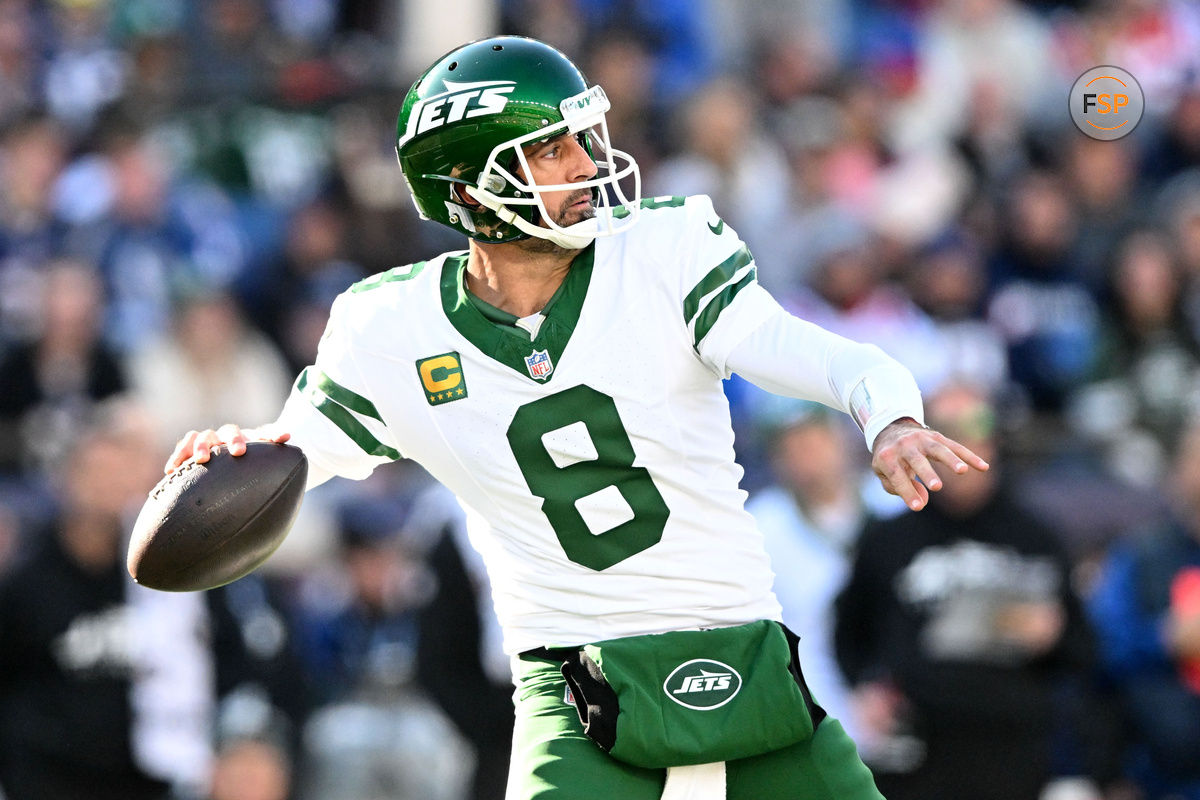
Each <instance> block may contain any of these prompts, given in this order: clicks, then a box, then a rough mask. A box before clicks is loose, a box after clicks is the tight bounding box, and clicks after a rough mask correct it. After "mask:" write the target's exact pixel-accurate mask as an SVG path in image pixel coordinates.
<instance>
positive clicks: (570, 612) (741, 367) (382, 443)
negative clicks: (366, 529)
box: [167, 37, 987, 800]
mask: <svg viewBox="0 0 1200 800" xmlns="http://www.w3.org/2000/svg"><path fill="white" fill-rule="evenodd" d="M607 109H608V100H607V98H606V97H605V95H604V92H603V90H602V89H601V88H600V87H598V86H589V85H588V84H587V83H586V81H585V79H584V77H583V76H582V75H581V73H580V72H579V70H578V69H577V68H576V67H575V66H574V65H573V64H572V63H571V62H570V61H569V60H568V59H567V58H566V57H565V56H564V55H562V54H561V53H559V52H558V51H556V50H554V49H553V48H551V47H549V46H547V45H545V44H542V43H540V42H537V41H533V40H530V39H522V38H517V37H498V38H493V39H487V40H484V41H478V42H473V43H471V44H467V45H464V46H462V47H460V48H458V49H456V50H454V51H452V52H450V53H448V54H446V55H445V56H443V57H442V58H441V59H439V60H438V61H437V62H436V63H435V64H434V65H433V66H431V67H430V68H429V69H428V70H427V71H426V72H425V73H424V74H423V75H422V76H421V77H420V78H419V79H418V80H417V82H416V83H415V84H414V85H413V87H412V89H411V90H410V91H409V92H408V94H407V96H406V98H405V100H404V104H403V107H402V109H401V111H400V116H399V122H398V126H397V147H396V150H397V155H398V157H399V161H400V167H401V170H402V171H403V174H404V178H405V180H406V181H407V183H408V186H409V189H410V190H411V192H412V195H413V199H414V201H415V202H416V205H417V208H418V209H419V211H420V213H421V215H422V216H423V217H424V218H427V219H430V220H434V221H437V222H439V223H441V224H443V225H447V226H449V227H451V228H453V229H455V230H456V231H458V232H460V233H462V234H464V235H465V236H466V237H467V239H468V242H467V243H468V245H469V247H468V249H466V250H463V251H459V252H451V253H446V254H443V255H440V256H438V257H436V258H432V259H430V260H428V261H424V262H420V263H416V264H408V265H405V266H401V267H397V268H395V269H392V270H389V271H387V272H384V273H381V274H378V275H375V276H373V277H371V278H369V279H366V280H364V281H362V282H360V283H358V284H356V285H354V286H352V287H350V288H349V289H348V290H347V291H346V292H345V293H343V294H342V295H341V296H340V297H339V298H338V299H337V300H336V301H335V303H334V305H333V308H332V311H331V313H330V318H329V324H328V328H327V330H326V332H325V335H324V338H323V339H322V342H321V345H320V350H319V354H318V356H317V359H316V363H315V364H313V365H312V366H310V367H308V368H307V369H305V370H304V371H303V373H301V375H300V376H299V377H298V378H297V380H296V383H295V386H294V388H293V390H292V393H291V396H290V398H289V399H288V401H287V403H286V405H285V407H284V409H283V411H282V414H281V416H280V417H279V419H278V420H277V421H276V422H275V423H274V424H273V425H271V426H268V427H266V428H263V429H260V430H255V431H251V430H246V431H243V430H241V429H240V428H238V427H237V426H235V425H226V426H224V427H222V428H220V429H219V430H208V431H199V432H198V431H192V432H190V433H188V434H187V435H186V436H185V437H184V438H183V439H182V440H181V441H180V442H179V445H178V447H177V448H176V451H175V453H174V454H173V455H172V457H171V459H170V461H169V462H168V464H167V469H168V470H171V469H174V468H176V467H177V466H179V465H180V464H182V463H183V462H184V461H186V460H187V459H189V458H191V459H196V460H198V461H205V460H207V458H208V457H209V455H210V452H211V450H212V448H213V447H216V446H217V445H225V446H228V447H229V449H230V451H231V452H232V453H234V454H235V455H236V454H239V453H240V452H243V451H244V448H245V443H246V442H247V441H248V440H254V439H266V440H274V441H284V440H290V442H291V443H292V444H294V445H297V446H299V447H301V448H302V449H303V450H304V452H305V453H306V454H307V456H308V458H309V463H310V472H309V485H310V487H311V486H313V485H316V484H318V483H320V482H321V481H324V480H326V479H328V478H330V477H332V476H344V477H349V478H357V479H361V478H363V477H365V476H366V475H368V474H369V473H370V472H371V470H372V469H374V468H375V467H376V466H378V465H380V464H384V463H387V462H389V461H393V460H395V459H401V458H411V459H414V460H416V461H418V462H419V463H421V464H422V465H423V466H424V467H425V468H426V469H427V470H428V471H429V472H430V473H431V474H432V475H433V476H434V477H436V478H437V479H438V480H440V481H441V482H443V483H444V484H445V485H446V486H448V487H449V488H450V489H452V490H453V491H454V492H455V494H456V495H457V496H458V498H459V499H460V501H461V503H462V506H463V508H464V509H465V510H466V513H467V516H468V520H469V522H468V524H469V527H470V531H471V537H472V541H473V543H474V545H475V546H476V547H477V548H478V549H479V550H480V552H481V553H482V555H483V557H484V559H485V562H486V564H487V567H488V571H489V574H490V576H491V581H492V586H493V599H494V602H495V608H496V612H497V614H498V616H499V618H500V620H501V624H502V626H503V629H504V634H505V649H506V651H507V652H508V653H509V654H510V655H511V656H512V659H513V665H514V675H515V681H516V692H515V694H514V702H515V703H516V711H517V723H516V732H515V735H514V742H513V760H512V764H511V769H510V777H509V785H508V797H509V798H510V800H532V799H533V798H538V799H539V800H567V798H579V799H580V800H583V799H584V798H586V799H587V800H593V798H596V797H619V798H623V799H627V800H652V799H654V800H656V799H657V798H660V797H668V798H725V797H728V798H731V799H732V798H736V799H740V800H751V799H753V800H759V799H761V798H775V799H776V800H784V799H785V798H797V799H801V798H803V799H805V800H817V799H818V798H828V799H829V800H832V799H833V798H838V800H857V799H858V798H879V797H880V795H879V793H878V792H877V790H876V789H875V786H874V782H873V780H872V778H871V775H870V773H869V771H868V770H867V768H866V767H865V766H864V765H863V764H862V762H861V761H860V760H859V758H858V755H857V753H856V752H855V749H854V745H853V743H852V742H851V741H850V740H849V738H848V737H847V736H846V735H845V733H844V732H843V730H842V728H841V726H840V724H839V723H838V722H837V721H836V720H835V719H833V718H831V717H829V716H828V715H826V714H825V713H824V712H823V710H822V709H821V708H820V703H819V698H813V697H812V696H811V693H810V692H809V691H808V690H807V687H806V686H805V684H804V680H803V674H802V671H801V667H802V665H800V664H798V663H796V658H795V648H794V637H792V636H791V635H790V633H789V632H786V631H785V630H784V629H783V628H782V625H781V624H779V623H778V620H779V619H780V608H779V604H778V603H777V602H776V600H775V597H774V595H773V594H772V592H771V588H770V587H771V583H772V572H771V565H770V563H769V561H768V558H767V555H766V552H765V550H764V547H763V544H762V541H761V536H760V534H759V533H758V531H757V529H756V527H755V523H754V520H753V518H752V517H750V515H748V514H747V513H746V511H745V510H744V508H743V501H744V499H745V495H744V493H743V492H742V491H741V490H740V489H739V488H738V482H739V479H740V477H741V470H740V468H739V467H738V466H737V464H736V463H735V461H734V451H733V432H732V429H731V426H730V418H729V408H728V404H727V402H726V399H725V396H724V394H723V391H722V380H723V379H724V378H727V377H728V376H729V375H730V374H731V373H733V372H737V373H739V374H740V375H742V376H744V377H746V378H747V379H749V380H751V381H753V382H755V383H756V384H758V385H759V386H762V387H764V388H766V389H768V390H771V391H775V392H778V393H782V394H786V395H790V396H793V397H800V398H806V399H811V400H816V401H820V402H822V403H825V404H827V405H829V406H832V407H834V408H837V409H841V410H843V411H845V412H847V413H849V414H850V415H851V416H852V417H853V418H854V420H855V421H856V422H857V423H858V425H859V427H860V428H861V430H862V432H863V436H864V439H865V442H866V446H867V447H868V448H870V450H871V453H872V465H873V468H874V470H875V472H876V473H877V474H878V476H879V479H880V480H881V481H882V483H883V485H884V487H885V488H886V489H888V490H889V491H891V492H893V493H895V494H898V495H900V496H901V497H903V498H904V499H905V501H906V502H907V503H908V505H909V507H910V508H912V509H914V510H919V509H921V508H922V507H923V506H924V505H925V503H926V502H927V501H928V498H929V495H928V492H929V491H930V490H937V489H939V488H940V487H941V485H942V478H941V477H939V474H938V472H937V471H935V468H934V465H935V464H937V465H940V466H941V467H942V472H943V474H946V475H947V476H949V475H950V474H953V473H964V472H966V471H967V470H969V469H979V470H983V469H987V464H986V463H985V462H983V460H982V459H980V458H979V457H978V456H977V455H975V454H974V453H972V452H971V451H970V450H969V449H967V448H966V447H964V446H962V445H961V444H959V443H957V442H955V441H953V440H950V439H948V438H946V437H945V436H943V435H941V434H939V433H937V432H935V431H932V430H929V429H928V428H926V427H925V426H924V425H923V424H922V419H923V416H922V408H921V400H920V395H919V393H918V391H917V388H916V384H915V382H914V381H913V379H912V377H911V375H909V373H908V372H907V371H906V370H905V369H904V368H903V367H901V366H900V365H899V364H898V363H896V362H895V361H893V360H892V359H890V358H888V357H887V356H886V355H884V354H883V352H882V351H880V350H879V349H878V348H876V347H873V346H867V345H862V344H858V343H854V342H851V341H848V340H846V339H843V338H840V337H838V336H835V335H833V334H831V333H829V332H827V331H824V330H822V329H820V328H818V327H816V326H814V325H812V324H810V323H807V322H805V321H803V320H800V319H797V318H795V317H793V316H791V315H789V314H788V313H786V312H785V311H784V310H783V309H782V308H781V307H780V306H779V305H778V304H777V303H776V302H775V301H774V300H773V299H772V298H771V296H770V295H769V294H768V293H767V292H766V291H765V290H764V289H763V288H762V287H761V286H760V285H759V284H758V282H757V280H756V265H755V262H754V258H753V256H752V255H751V254H750V251H749V250H748V249H747V248H746V246H745V244H744V243H743V242H742V241H741V240H740V239H739V238H738V235H737V233H736V232H735V231H734V230H732V229H731V228H730V227H729V226H728V225H726V224H725V223H724V222H723V221H722V219H721V218H720V216H719V215H718V211H717V210H716V209H714V208H713V206H712V203H711V202H710V201H709V200H708V198H706V197H703V196H697V197H687V198H684V197H656V198H650V199H642V198H641V197H640V178H639V174H638V169H637V165H636V163H634V161H633V159H632V158H631V157H629V156H628V155H627V154H625V153H623V152H621V151H619V150H615V149H613V147H612V146H611V144H610V142H609V137H608V130H607V127H606V125H605V121H604V119H605V112H606V111H607ZM789 647H790V649H789ZM655 665H659V666H655ZM656 670H657V671H656ZM780 698H782V699H780Z"/></svg>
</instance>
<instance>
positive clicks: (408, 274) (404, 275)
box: [350, 261, 428, 294]
mask: <svg viewBox="0 0 1200 800" xmlns="http://www.w3.org/2000/svg"><path fill="white" fill-rule="evenodd" d="M426 263H428V262H425V261H418V262H417V263H416V264H405V265H404V266H402V267H392V268H391V269H389V270H388V271H387V272H380V273H378V274H376V275H372V276H371V277H369V278H363V279H362V280H361V281H359V282H358V283H355V284H354V285H352V286H351V287H350V291H351V292H352V293H355V294H357V293H358V292H366V291H369V290H371V289H376V288H378V287H380V286H383V285H384V284H385V283H394V282H395V281H407V280H412V279H413V278H415V277H417V275H419V274H420V273H421V270H423V269H425V264H426Z"/></svg>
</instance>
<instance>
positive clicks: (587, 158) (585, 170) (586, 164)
mask: <svg viewBox="0 0 1200 800" xmlns="http://www.w3.org/2000/svg"><path fill="white" fill-rule="evenodd" d="M568 141H569V142H570V144H569V145H568V147H569V148H570V149H569V150H568V151H567V158H568V162H567V163H568V164H569V165H570V171H569V172H568V173H567V174H568V175H569V176H570V182H571V183H578V182H580V181H587V180H591V179H592V178H594V177H596V174H597V172H598V170H597V169H596V162H595V161H593V160H592V157H591V155H590V154H589V153H588V151H587V148H585V147H584V146H583V144H582V143H581V142H580V141H579V139H578V138H577V137H575V136H571V137H570V138H569V139H568Z"/></svg>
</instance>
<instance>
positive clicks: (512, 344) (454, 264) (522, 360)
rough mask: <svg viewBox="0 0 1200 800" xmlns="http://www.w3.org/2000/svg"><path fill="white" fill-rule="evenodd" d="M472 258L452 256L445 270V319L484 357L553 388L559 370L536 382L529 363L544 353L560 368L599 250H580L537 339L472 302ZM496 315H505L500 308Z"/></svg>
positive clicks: (555, 297)
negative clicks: (469, 264)
mask: <svg viewBox="0 0 1200 800" xmlns="http://www.w3.org/2000/svg"><path fill="white" fill-rule="evenodd" d="M468 255H469V254H468V253H459V254H457V255H452V256H448V257H447V258H446V261H445V263H444V264H443V265H442V283H441V294H442V309H443V310H444V311H445V313H446V318H447V319H448V320H450V324H451V325H453V326H454V328H455V329H456V330H457V331H458V332H459V333H461V334H462V335H463V337H465V338H466V340H467V341H469V342H470V343H471V344H473V345H475V346H476V347H477V348H479V350H480V351H481V352H482V353H483V354H484V355H486V356H489V357H490V358H492V359H493V360H495V361H499V362H500V363H501V364H504V365H506V366H508V367H511V368H512V369H514V370H516V371H517V372H519V373H521V374H522V375H524V376H525V377H527V378H529V379H530V380H534V381H536V382H537V383H549V382H550V381H551V379H553V377H554V374H555V372H557V369H551V371H550V372H549V373H548V374H546V375H545V376H544V377H539V378H535V377H533V374H532V371H531V369H530V367H529V364H528V359H530V358H532V357H534V356H536V354H538V353H540V352H542V351H544V352H545V353H546V355H547V356H549V359H550V364H552V365H554V367H557V365H558V363H559V361H560V359H561V358H562V354H563V351H564V350H566V349H567V342H569V341H570V339H571V334H572V333H574V332H575V325H576V324H577V323H578V322H579V314H580V312H581V311H582V310H583V301H584V298H586V297H587V290H588V285H589V284H590V283H591V278H592V265H593V263H594V261H595V245H594V244H591V245H588V246H587V247H585V248H584V249H582V250H580V251H579V255H577V256H575V260H574V261H572V262H571V269H570V270H569V271H568V272H567V277H566V278H564V279H563V284H562V286H560V287H559V289H558V291H557V292H555V294H554V297H553V298H552V299H551V302H550V303H548V304H547V306H546V309H545V310H544V311H543V314H545V317H546V320H545V321H544V322H543V323H542V325H541V328H540V329H539V330H538V335H537V336H535V337H534V338H533V339H532V340H530V338H529V334H528V333H527V332H526V331H524V330H522V329H521V328H517V327H515V326H514V325H512V322H511V320H507V319H503V318H502V317H499V316H496V319H495V321H493V320H492V319H489V318H488V316H485V315H484V313H483V312H482V311H481V310H480V309H479V307H478V306H477V304H476V302H473V299H474V298H473V297H472V296H471V295H470V294H469V293H468V291H467V284H466V271H467V259H468ZM495 311H496V312H498V314H503V313H504V312H500V310H499V309H495ZM489 316H491V315H489ZM510 316H511V315H510ZM513 319H515V317H513Z"/></svg>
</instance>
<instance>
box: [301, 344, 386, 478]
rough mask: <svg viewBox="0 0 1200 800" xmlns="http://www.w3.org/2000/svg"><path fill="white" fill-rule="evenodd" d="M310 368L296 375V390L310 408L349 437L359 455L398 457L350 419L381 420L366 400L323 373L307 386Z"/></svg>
mask: <svg viewBox="0 0 1200 800" xmlns="http://www.w3.org/2000/svg"><path fill="white" fill-rule="evenodd" d="M310 369H312V368H311V367H306V368H305V369H304V371H303V372H301V373H300V377H299V378H298V379H297V380H296V391H298V392H300V394H302V395H304V397H305V398H307V399H308V402H310V403H312V405H313V407H314V408H316V409H317V410H318V411H320V412H321V413H322V414H324V415H325V417H326V418H327V419H328V420H329V421H330V422H332V423H333V424H334V425H337V426H338V427H339V428H340V429H341V430H342V433H344V434H346V435H347V436H349V437H350V439H351V440H352V441H353V442H354V443H355V444H356V445H358V446H359V447H360V448H362V450H363V452H365V453H367V454H368V455H373V456H383V457H386V458H390V459H392V460H393V461H395V460H396V459H398V458H400V452H399V451H398V450H396V449H395V448H392V447H388V446H387V445H386V444H384V443H383V442H381V441H379V440H378V439H376V438H375V436H374V435H373V434H372V433H371V432H370V431H369V430H367V427H366V426H365V425H363V424H362V423H361V422H359V421H358V420H357V419H356V418H355V417H354V413H358V414H361V415H363V416H364V417H371V418H372V419H376V420H379V421H380V422H382V421H383V420H382V419H380V417H379V412H378V411H377V410H376V409H375V405H374V404H373V403H372V402H371V401H370V400H368V399H367V398H365V397H363V396H361V395H358V394H355V393H354V392H352V391H350V390H349V389H347V388H346V387H344V386H339V385H338V384H336V383H334V382H333V380H331V379H330V378H329V376H328V375H326V374H325V373H323V372H318V373H317V377H316V380H314V381H313V382H312V383H311V384H310V383H309V374H308V373H309V370H310ZM331 390H332V391H331ZM351 412H354V413H351Z"/></svg>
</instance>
